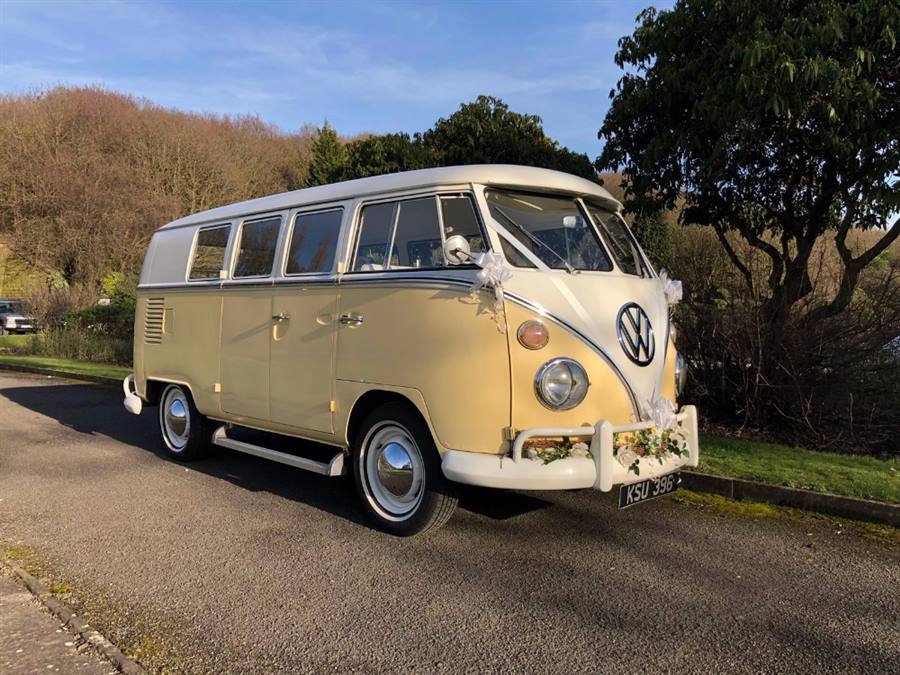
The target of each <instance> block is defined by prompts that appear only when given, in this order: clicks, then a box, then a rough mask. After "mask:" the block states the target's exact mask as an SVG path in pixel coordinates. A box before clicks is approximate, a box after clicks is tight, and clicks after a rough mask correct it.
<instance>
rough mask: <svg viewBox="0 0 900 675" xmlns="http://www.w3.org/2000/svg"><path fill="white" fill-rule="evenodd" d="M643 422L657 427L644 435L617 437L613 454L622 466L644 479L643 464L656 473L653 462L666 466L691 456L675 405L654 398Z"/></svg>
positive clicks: (632, 433) (642, 432) (629, 433)
mask: <svg viewBox="0 0 900 675" xmlns="http://www.w3.org/2000/svg"><path fill="white" fill-rule="evenodd" d="M643 418H644V419H645V420H647V421H650V422H653V424H654V425H655V426H653V427H651V428H650V429H642V430H640V431H620V432H619V433H617V434H615V436H614V437H613V454H614V456H615V458H616V459H617V460H618V462H619V464H621V465H622V466H624V467H625V468H627V469H628V470H629V471H633V472H634V473H635V475H637V476H640V475H641V462H642V461H643V460H646V461H647V462H648V463H649V466H648V469H649V470H650V472H651V473H652V469H653V464H652V462H653V460H656V461H657V462H658V463H659V464H663V462H665V461H666V460H667V459H669V458H670V457H686V456H688V455H689V454H690V451H689V449H688V444H687V439H686V438H685V437H684V434H682V433H681V429H680V428H679V427H678V417H677V416H676V414H675V403H674V402H672V401H670V400H669V399H667V398H662V397H659V396H657V397H654V398H653V399H651V400H650V401H647V403H646V405H644V410H643Z"/></svg>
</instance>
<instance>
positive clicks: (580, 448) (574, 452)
mask: <svg viewBox="0 0 900 675" xmlns="http://www.w3.org/2000/svg"><path fill="white" fill-rule="evenodd" d="M589 450H590V447H589V446H588V444H587V443H573V444H572V449H571V450H569V455H571V456H572V457H587V456H588V451H589Z"/></svg>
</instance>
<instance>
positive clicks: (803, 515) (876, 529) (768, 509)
mask: <svg viewBox="0 0 900 675" xmlns="http://www.w3.org/2000/svg"><path fill="white" fill-rule="evenodd" d="M671 499H673V500H674V501H676V502H681V503H682V504H689V505H691V506H694V507H697V508H700V509H709V510H713V511H717V512H719V513H722V514H725V515H730V516H738V517H742V518H753V519H757V520H759V519H762V518H790V519H791V520H794V521H801V522H809V523H812V522H816V523H821V524H826V525H830V526H834V527H836V528H837V530H838V533H840V532H841V531H843V530H850V531H853V532H857V533H859V534H862V535H864V536H866V537H868V538H870V539H875V540H877V541H880V542H883V543H887V544H890V545H891V546H900V529H897V528H896V527H891V526H890V525H881V524H878V523H865V522H863V521H860V520H849V519H847V518H838V517H836V516H829V515H826V514H824V513H815V512H812V511H803V510H801V509H792V508H790V507H787V506H775V505H773V504H762V503H760V502H751V501H738V500H735V499H728V498H726V497H722V496H721V495H711V494H707V493H705V492H693V491H692V490H684V489H681V490H678V491H677V492H675V493H674V494H673V495H672V496H671Z"/></svg>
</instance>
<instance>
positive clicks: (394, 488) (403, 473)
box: [378, 441, 413, 497]
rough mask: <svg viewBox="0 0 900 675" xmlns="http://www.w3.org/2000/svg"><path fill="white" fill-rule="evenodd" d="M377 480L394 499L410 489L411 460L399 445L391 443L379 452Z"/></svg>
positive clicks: (411, 478) (411, 479)
mask: <svg viewBox="0 0 900 675" xmlns="http://www.w3.org/2000/svg"><path fill="white" fill-rule="evenodd" d="M378 480H379V482H380V483H381V484H382V486H384V488H385V489H386V490H387V491H388V492H390V493H391V494H392V495H394V496H395V497H402V496H403V495H405V494H406V493H408V492H409V489H410V488H411V487H412V484H413V468H412V459H410V457H409V452H407V451H406V449H405V448H404V447H403V446H402V445H400V444H399V443H396V442H394V441H391V442H390V443H388V444H387V445H385V446H384V447H383V448H381V450H380V451H379V453H378Z"/></svg>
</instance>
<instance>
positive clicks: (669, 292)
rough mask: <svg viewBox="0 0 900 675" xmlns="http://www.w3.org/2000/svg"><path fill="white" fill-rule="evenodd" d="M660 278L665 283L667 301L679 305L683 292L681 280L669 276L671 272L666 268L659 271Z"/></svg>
mask: <svg viewBox="0 0 900 675" xmlns="http://www.w3.org/2000/svg"><path fill="white" fill-rule="evenodd" d="M659 280H660V281H661V282H662V285H663V293H665V294H666V302H667V303H669V305H677V304H678V303H679V302H681V298H682V294H683V291H682V288H681V282H680V281H678V280H677V279H671V278H669V273H668V272H666V270H665V269H661V270H660V271H659Z"/></svg>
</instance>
